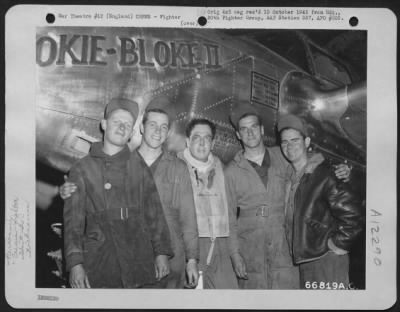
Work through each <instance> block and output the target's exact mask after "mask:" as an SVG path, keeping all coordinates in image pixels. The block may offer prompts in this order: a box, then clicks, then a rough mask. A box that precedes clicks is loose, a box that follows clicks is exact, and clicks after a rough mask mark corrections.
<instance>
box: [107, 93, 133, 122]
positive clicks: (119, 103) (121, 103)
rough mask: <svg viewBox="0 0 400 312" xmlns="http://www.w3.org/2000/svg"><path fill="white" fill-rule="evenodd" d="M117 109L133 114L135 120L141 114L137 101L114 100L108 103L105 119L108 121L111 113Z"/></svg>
mask: <svg viewBox="0 0 400 312" xmlns="http://www.w3.org/2000/svg"><path fill="white" fill-rule="evenodd" d="M117 109H123V110H126V111H128V112H129V113H131V115H132V117H133V119H135V120H136V119H137V116H138V114H139V105H138V103H136V102H135V101H131V100H127V99H122V98H114V99H111V100H110V102H108V104H107V106H106V109H105V111H104V118H105V119H108V117H110V115H111V113H112V112H113V111H115V110H117Z"/></svg>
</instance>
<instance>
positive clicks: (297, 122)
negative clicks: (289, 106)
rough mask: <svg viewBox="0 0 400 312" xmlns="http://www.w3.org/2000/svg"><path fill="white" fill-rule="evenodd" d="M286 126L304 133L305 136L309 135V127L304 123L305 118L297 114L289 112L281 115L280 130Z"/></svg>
mask: <svg viewBox="0 0 400 312" xmlns="http://www.w3.org/2000/svg"><path fill="white" fill-rule="evenodd" d="M285 128H291V129H295V130H297V131H299V132H300V133H302V134H303V135H304V136H306V137H307V136H308V131H307V127H306V125H305V124H304V122H303V120H302V119H300V118H299V117H297V116H295V115H292V114H288V115H283V116H281V118H280V119H279V122H278V132H279V133H280V132H281V131H282V129H285Z"/></svg>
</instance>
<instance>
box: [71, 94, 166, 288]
mask: <svg viewBox="0 0 400 312" xmlns="http://www.w3.org/2000/svg"><path fill="white" fill-rule="evenodd" d="M138 110H139V108H138V105H137V103H136V102H133V101H130V100H127V99H112V100H111V101H110V102H109V103H108V105H107V106H106V109H105V114H104V119H103V120H102V121H101V129H102V130H103V132H104V136H103V142H97V143H94V144H93V145H92V147H91V149H90V152H89V155H88V156H86V157H84V158H82V159H81V160H79V161H78V162H77V163H76V164H74V165H73V167H72V168H71V170H70V173H69V180H68V181H69V182H72V183H74V184H75V186H74V188H75V192H73V193H72V195H70V196H69V197H68V198H66V199H65V206H64V248H65V260H66V269H67V271H69V272H70V275H69V282H70V284H71V287H72V288H138V287H146V286H147V285H150V284H154V283H155V282H156V281H157V280H160V279H161V278H163V277H164V276H166V275H167V274H168V273H169V265H168V257H171V256H173V252H172V248H171V243H170V236H169V231H168V226H167V223H166V220H165V217H164V214H163V211H162V206H161V203H160V198H159V196H158V192H157V189H156V185H155V183H154V180H153V177H152V174H151V171H150V170H149V168H148V167H147V165H146V163H145V162H144V161H143V159H142V158H141V157H140V156H139V155H138V154H136V153H131V152H130V151H129V149H128V146H127V143H128V141H129V140H130V138H131V137H132V135H133V132H134V130H133V128H134V125H135V121H136V119H137V116H138Z"/></svg>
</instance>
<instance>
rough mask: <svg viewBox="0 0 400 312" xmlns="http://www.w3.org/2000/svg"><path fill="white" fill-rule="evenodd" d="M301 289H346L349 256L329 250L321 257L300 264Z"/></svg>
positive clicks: (347, 285)
mask: <svg viewBox="0 0 400 312" xmlns="http://www.w3.org/2000/svg"><path fill="white" fill-rule="evenodd" d="M300 287H301V288H302V289H328V290H329V289H337V290H340V289H347V288H348V287H349V256H348V255H342V256H339V255H336V254H335V253H333V252H331V251H329V252H328V253H327V254H326V255H324V256H323V257H322V258H320V259H317V260H314V261H310V262H306V263H301V264H300Z"/></svg>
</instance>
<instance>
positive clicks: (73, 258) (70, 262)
mask: <svg viewBox="0 0 400 312" xmlns="http://www.w3.org/2000/svg"><path fill="white" fill-rule="evenodd" d="M81 263H83V257H82V254H81V253H73V254H70V255H69V256H68V257H66V268H65V269H66V271H67V272H69V271H71V268H73V267H74V266H75V265H77V264H81Z"/></svg>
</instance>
